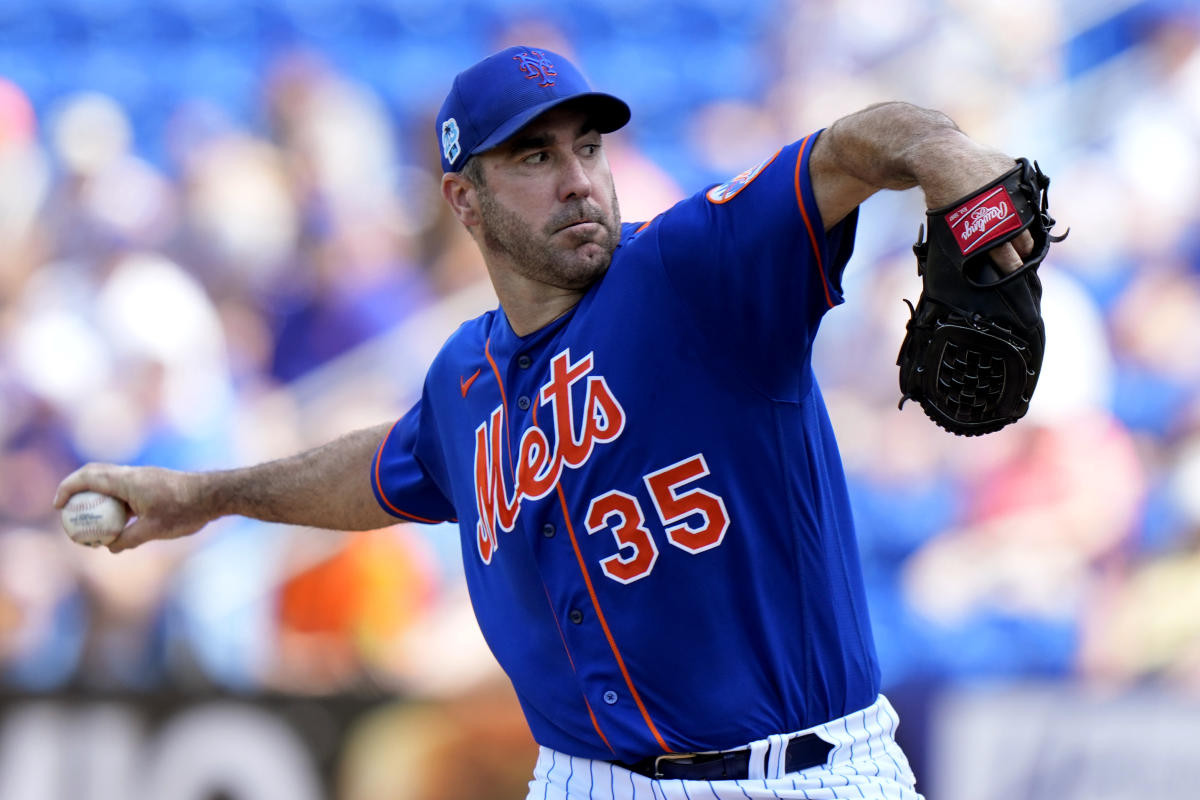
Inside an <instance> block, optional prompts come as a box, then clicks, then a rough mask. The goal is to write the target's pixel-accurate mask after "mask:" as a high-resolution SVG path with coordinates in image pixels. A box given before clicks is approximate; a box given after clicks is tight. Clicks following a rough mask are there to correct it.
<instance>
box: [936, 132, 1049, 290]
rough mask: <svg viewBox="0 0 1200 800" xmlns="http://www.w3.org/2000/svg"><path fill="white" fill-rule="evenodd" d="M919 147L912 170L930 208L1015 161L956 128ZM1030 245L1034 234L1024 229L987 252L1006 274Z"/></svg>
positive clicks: (970, 191) (992, 177)
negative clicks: (919, 153)
mask: <svg viewBox="0 0 1200 800" xmlns="http://www.w3.org/2000/svg"><path fill="white" fill-rule="evenodd" d="M918 150H919V151H921V152H923V155H921V156H919V160H917V161H916V162H915V167H914V172H915V173H916V175H917V180H918V182H919V183H920V186H921V188H922V190H923V191H924V192H925V206H926V207H927V208H930V209H934V208H941V207H943V206H946V205H948V204H950V203H953V202H955V201H956V200H958V199H960V198H962V197H968V196H970V195H972V194H974V193H975V190H977V189H979V188H980V187H982V186H987V185H988V184H990V183H992V182H994V181H995V180H996V178H998V177H1000V176H1001V175H1003V174H1005V173H1006V172H1009V171H1010V170H1011V169H1012V168H1013V164H1014V163H1015V160H1014V159H1013V157H1012V156H1009V155H1005V154H1004V153H1001V152H1000V151H999V150H995V149H992V148H990V147H985V146H983V145H981V144H979V143H978V142H975V141H972V140H971V139H969V138H968V137H967V136H965V135H964V134H963V133H962V132H961V131H959V130H957V129H955V130H952V131H946V132H943V133H941V134H940V135H938V136H936V137H933V141H932V142H931V143H926V144H925V145H923V146H921V147H920V148H918ZM1033 246H1034V244H1033V236H1031V235H1030V234H1029V232H1028V231H1023V232H1022V233H1021V235H1020V236H1018V237H1016V238H1015V239H1013V240H1012V241H1011V242H1005V243H1004V244H1001V245H999V246H997V247H994V248H992V249H991V250H990V251H988V255H989V256H990V257H991V260H992V263H994V264H995V265H996V267H997V268H998V269H999V270H1000V272H1001V274H1004V275H1008V274H1010V273H1012V272H1015V271H1016V270H1017V269H1018V268H1019V267H1020V266H1021V264H1023V263H1024V262H1025V260H1026V259H1028V258H1029V256H1030V255H1031V254H1032V253H1033Z"/></svg>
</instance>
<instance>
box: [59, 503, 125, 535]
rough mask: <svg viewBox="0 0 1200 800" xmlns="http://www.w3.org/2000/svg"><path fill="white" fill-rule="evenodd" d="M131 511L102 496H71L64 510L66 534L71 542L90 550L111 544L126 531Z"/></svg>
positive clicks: (63, 521) (123, 505) (63, 519)
mask: <svg viewBox="0 0 1200 800" xmlns="http://www.w3.org/2000/svg"><path fill="white" fill-rule="evenodd" d="M128 519H129V511H128V509H127V508H126V507H125V504H124V503H122V502H121V501H120V500H117V499H115V498H112V497H109V496H108V495H105V494H100V493H99V492H80V493H79V494H75V495H71V499H70V500H68V501H67V504H66V505H65V506H63V510H62V523H63V530H65V531H66V532H67V536H70V537H71V540H72V541H74V542H78V543H79V544H83V545H87V546H88V547H100V546H102V545H107V544H109V543H110V542H112V540H113V539H116V538H117V535H118V534H120V533H121V531H123V530H124V529H125V523H126V521H127V520H128Z"/></svg>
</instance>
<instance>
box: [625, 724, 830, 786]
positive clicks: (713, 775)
mask: <svg viewBox="0 0 1200 800" xmlns="http://www.w3.org/2000/svg"><path fill="white" fill-rule="evenodd" d="M832 749H833V745H831V744H830V743H829V742H827V741H825V740H824V739H822V738H821V737H820V736H817V735H816V734H815V733H806V734H804V735H803V736H797V737H796V738H794V739H792V740H791V741H789V742H788V743H787V750H786V751H785V754H784V757H783V765H784V772H799V771H801V770H805V769H809V768H810V767H816V766H819V765H821V764H824V763H825V762H826V760H827V759H828V758H829V751H830V750H832ZM763 757H764V758H765V757H766V753H765V752H764V753H763ZM613 763H614V764H616V765H617V766H618V767H624V768H625V769H627V770H629V771H630V772H636V773H637V774H638V775H645V776H646V777H647V778H654V779H659V778H672V779H679V780H685V781H719V780H739V781H744V780H746V779H747V778H748V777H749V773H750V748H749V747H742V748H739V749H737V750H719V751H715V752H711V753H685V754H681V755H674V754H667V755H662V756H648V757H647V758H643V759H641V760H640V761H635V762H634V763H632V764H626V763H623V762H621V761H614V762H613Z"/></svg>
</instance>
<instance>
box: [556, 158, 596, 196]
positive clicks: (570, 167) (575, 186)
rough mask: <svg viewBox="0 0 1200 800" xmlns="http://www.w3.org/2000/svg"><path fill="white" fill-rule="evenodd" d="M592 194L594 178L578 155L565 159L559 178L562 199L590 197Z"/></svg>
mask: <svg viewBox="0 0 1200 800" xmlns="http://www.w3.org/2000/svg"><path fill="white" fill-rule="evenodd" d="M591 194H592V179H591V176H590V175H589V174H588V171H587V170H586V169H585V168H584V165H583V161H582V160H581V159H580V158H578V157H577V156H572V157H570V158H567V159H564V161H563V169H562V174H561V176H560V178H559V195H560V198H561V199H562V200H570V199H571V198H573V197H589V196H591Z"/></svg>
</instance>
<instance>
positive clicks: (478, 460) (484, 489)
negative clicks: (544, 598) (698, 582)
mask: <svg viewBox="0 0 1200 800" xmlns="http://www.w3.org/2000/svg"><path fill="white" fill-rule="evenodd" d="M593 367H594V364H593V355H592V353H588V354H587V355H586V356H584V357H583V358H581V359H580V360H579V361H577V362H574V363H572V362H571V352H570V350H569V349H567V350H564V351H563V352H561V353H559V354H558V355H556V356H554V358H553V359H552V360H551V364H550V380H549V381H548V382H547V383H546V384H545V385H544V386H542V388H541V391H540V392H539V395H538V399H539V403H540V405H542V406H548V407H549V409H550V411H551V422H552V425H553V430H554V445H553V447H551V445H550V442H549V439H548V437H547V436H546V433H545V432H544V431H543V430H542V429H541V428H539V427H538V426H537V425H531V426H529V428H527V429H526V430H525V432H524V433H523V434H522V436H521V441H520V443H519V445H518V447H517V458H516V461H515V464H514V465H513V474H514V476H515V486H513V488H512V491H511V492H509V490H508V488H507V487H506V486H505V477H504V471H503V470H502V468H501V466H502V463H503V460H502V456H501V449H502V447H503V444H502V443H503V440H504V438H506V436H505V434H506V432H505V431H504V430H503V428H504V424H505V421H504V409H503V407H500V406H498V407H497V408H496V409H495V410H494V411H493V412H492V413H491V415H490V416H489V418H488V420H487V421H486V422H484V423H483V424H481V425H480V426H479V427H478V428H477V429H476V430H475V500H476V506H477V510H478V512H479V521H478V523H476V544H477V546H478V550H479V556H480V558H482V559H483V562H484V563H485V564H490V563H491V560H492V556H493V555H494V554H495V552H496V550H497V549H498V547H499V540H498V539H497V536H496V534H497V533H498V531H506V532H508V531H512V530H513V528H514V526H515V525H516V521H517V517H518V515H519V514H520V510H521V503H522V501H523V500H525V499H529V500H538V499H541V498H543V497H545V496H546V495H548V494H549V493H550V492H551V491H554V490H555V488H556V487H557V486H558V481H559V478H560V477H561V476H562V472H563V470H564V469H566V468H571V469H578V468H579V467H582V466H583V465H584V464H585V463H586V462H587V460H588V458H590V457H591V455H592V451H593V450H594V448H595V447H596V445H597V444H604V443H607V442H611V441H613V440H615V439H616V438H617V437H619V436H620V435H621V432H622V431H623V430H624V428H625V411H624V409H622V407H621V404H620V403H619V402H618V401H617V398H616V397H615V396H614V395H613V393H612V391H611V390H610V389H609V387H608V384H607V382H606V381H605V380H604V378H603V376H600V375H593V374H591V373H592V370H593ZM585 378H586V380H587V383H586V392H585V394H584V402H583V404H582V408H581V412H582V413H581V414H579V416H580V420H579V423H580V424H577V423H576V420H575V416H576V415H575V413H574V408H573V406H574V404H573V402H572V391H571V387H572V386H573V385H574V384H575V383H576V382H578V381H581V380H584V379H585ZM708 475H709V468H708V464H707V462H706V461H705V459H704V455H703V454H702V453H697V454H696V455H693V456H691V457H689V458H685V459H683V460H681V461H678V462H676V463H674V464H670V465H668V466H665V467H663V468H661V469H658V470H656V471H654V472H651V473H649V474H647V475H645V476H643V478H642V480H643V482H644V483H645V485H646V488H647V490H648V492H649V495H650V499H651V502H652V504H653V506H654V512H655V515H656V516H657V522H658V523H660V524H661V526H662V530H663V535H664V536H665V539H666V541H667V542H668V543H669V544H671V545H673V546H675V547H677V548H679V549H681V550H683V551H685V552H688V553H693V554H694V553H701V552H704V551H705V550H710V549H712V548H714V547H717V546H718V545H720V544H721V542H722V541H723V540H724V538H725V533H726V531H727V530H728V529H729V513H728V511H727V510H726V508H725V501H724V500H722V499H721V498H720V497H719V496H718V495H716V494H713V493H712V492H709V491H707V490H706V489H704V488H703V479H704V478H705V477H706V476H708ZM584 523H585V525H586V528H587V532H588V533H589V534H596V533H600V532H602V531H604V530H609V531H611V532H612V535H613V538H614V539H615V541H616V552H614V553H613V554H612V555H610V556H608V557H606V558H604V559H602V560H601V561H600V568H601V570H602V571H603V572H604V574H605V575H606V576H607V577H609V578H611V579H612V580H614V581H617V582H618V583H625V584H628V583H632V582H634V581H636V580H639V579H641V578H644V577H646V576H647V575H649V574H650V572H651V571H652V570H653V569H654V565H655V563H656V562H657V561H658V556H659V549H658V545H657V543H656V542H655V536H654V534H653V533H652V532H651V531H650V529H649V528H648V527H647V523H648V519H647V516H646V513H645V511H644V510H643V508H642V504H641V502H640V501H639V500H638V498H637V497H635V496H633V495H631V494H627V493H625V492H622V491H620V490H617V489H613V490H611V491H609V492H606V493H604V494H601V495H599V496H598V497H595V498H593V499H592V500H591V502H590V503H589V504H588V508H587V513H586V515H585V518H584Z"/></svg>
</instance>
